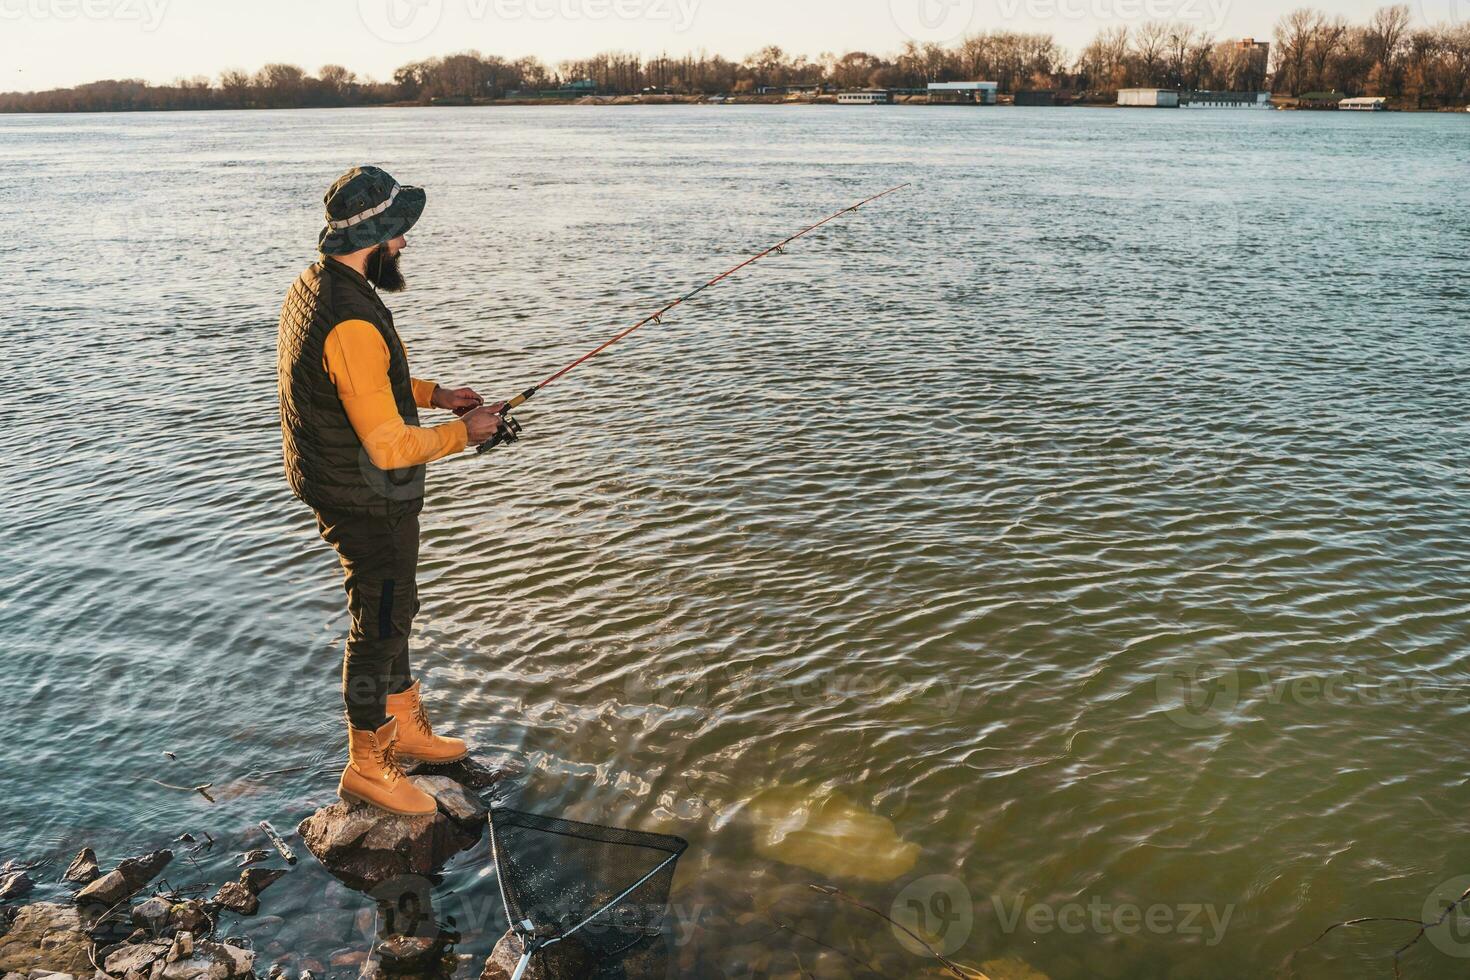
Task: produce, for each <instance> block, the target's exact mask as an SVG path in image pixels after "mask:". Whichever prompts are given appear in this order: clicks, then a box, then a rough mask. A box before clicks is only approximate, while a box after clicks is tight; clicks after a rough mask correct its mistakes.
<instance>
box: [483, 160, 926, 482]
mask: <svg viewBox="0 0 1470 980" xmlns="http://www.w3.org/2000/svg"><path fill="white" fill-rule="evenodd" d="M908 186H910V185H909V184H908V183H903V184H899V185H898V186H897V187H890V188H889V189H888V190H886V191H884V192H883V193H881V194H874V195H873V196H872V197H870V198H867V199H866V200H863V201H859V202H858V203H856V204H854V205H851V206H850V207H845V208H843V209H842V210H841V211H838V212H835V213H834V214H831V215H828V216H827V217H825V218H823V219H822V220H821V221H818V222H817V223H816V224H814V225H810V226H808V227H806V228H803V229H802V230H801V231H799V232H797V233H796V234H794V235H792V236H791V237H790V238H786V239H783V240H782V241H780V242H777V243H776V244H775V245H772V246H771V247H770V248H768V249H766V250H765V251H764V252H759V253H757V254H755V255H752V256H751V257H750V258H748V259H746V260H745V261H743V262H741V263H740V264H739V265H736V266H734V267H732V268H730V269H727V270H726V271H724V272H722V273H720V274H719V275H717V276H715V277H714V278H713V279H711V280H709V281H708V282H706V283H703V284H702V285H700V286H696V287H695V288H694V289H691V290H690V291H689V292H687V293H685V294H684V295H683V296H680V297H679V298H678V299H676V300H674V301H673V302H671V303H668V304H666V305H665V306H664V307H662V308H661V309H659V310H658V311H657V312H655V313H652V314H650V315H649V316H646V317H644V318H643V319H642V320H639V321H638V322H637V323H635V324H633V325H632V326H631V327H628V328H627V329H626V330H623V331H622V332H620V333H618V334H616V335H615V336H614V337H612V339H610V340H608V341H606V342H605V343H603V344H601V345H599V346H598V347H596V348H594V349H592V350H590V351H588V352H587V353H586V354H583V355H582V356H581V357H579V358H577V359H576V360H575V361H572V362H571V363H570V364H568V365H567V366H566V367H564V368H562V369H561V370H560V371H557V372H556V373H555V374H553V375H552V376H551V377H549V378H547V379H546V380H545V381H543V382H541V383H540V384H537V385H532V386H531V387H529V388H527V389H526V390H525V391H523V392H521V393H520V394H519V395H516V396H515V397H514V398H512V399H511V400H510V401H508V402H506V403H505V405H504V407H503V408H501V410H500V412H499V415H500V421H501V425H500V429H499V431H498V432H496V434H495V436H494V438H492V439H491V440H490V441H489V442H487V443H485V444H484V445H482V446H480V447H479V450H478V451H479V452H480V453H481V454H484V453H488V452H490V451H491V450H492V449H494V448H496V447H497V446H503V445H507V444H509V443H512V442H517V441H519V440H520V433H521V424H520V423H519V422H517V421H516V420H515V418H514V417H512V416H511V414H510V413H511V412H512V411H514V410H515V409H517V408H520V407H521V406H522V405H524V404H525V403H526V402H528V401H530V400H531V399H532V398H534V397H535V396H536V393H537V392H539V391H540V390H541V389H542V388H545V387H546V386H547V385H550V384H554V383H556V382H557V381H559V380H561V379H562V378H563V377H565V376H566V375H568V374H570V373H571V372H572V371H574V370H576V369H577V368H578V367H580V366H581V365H583V364H585V363H587V362H588V361H590V360H592V359H593V358H594V357H596V356H597V355H598V354H601V353H602V352H603V351H605V350H607V349H608V348H609V347H611V346H613V345H614V344H616V343H617V342H618V341H620V340H622V339H624V338H625V337H627V336H628V335H630V334H632V333H633V332H634V331H636V330H638V329H640V328H641V327H644V326H647V325H648V324H650V323H662V322H663V318H664V316H665V315H667V314H668V313H669V312H671V311H672V310H674V309H675V308H676V307H679V306H682V305H683V304H685V303H687V302H689V301H690V300H692V299H694V298H695V297H696V296H698V295H699V294H700V293H702V292H704V291H705V290H706V289H709V288H710V287H711V286H714V285H716V284H717V283H720V282H723V281H724V280H726V279H729V278H730V277H731V276H733V275H734V274H735V273H737V272H739V271H740V270H742V269H744V268H746V267H747V266H750V265H754V264H755V263H756V262H758V261H760V260H761V259H763V258H765V257H766V256H768V255H779V254H781V253H782V252H784V251H785V248H786V246H787V245H790V244H791V243H792V242H794V241H796V240H797V239H798V238H804V237H805V236H807V235H810V234H811V233H812V232H814V231H816V230H817V229H818V228H821V227H822V226H823V225H826V224H829V223H830V222H833V221H836V220H837V219H838V218H840V217H842V216H843V215H845V214H851V213H852V212H854V211H856V210H858V209H859V208H861V207H864V206H866V205H869V204H872V203H873V202H874V201H876V200H878V199H879V198H884V197H887V196H888V195H889V194H893V193H895V192H897V191H901V190H903V189H904V188H905V187H908Z"/></svg>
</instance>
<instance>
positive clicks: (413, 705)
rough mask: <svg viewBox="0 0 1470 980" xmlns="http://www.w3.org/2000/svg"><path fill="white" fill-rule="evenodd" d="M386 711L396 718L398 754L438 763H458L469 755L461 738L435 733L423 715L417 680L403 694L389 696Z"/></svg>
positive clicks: (433, 763)
mask: <svg viewBox="0 0 1470 980" xmlns="http://www.w3.org/2000/svg"><path fill="white" fill-rule="evenodd" d="M388 714H390V715H392V716H393V717H394V718H397V719H398V755H399V756H400V757H401V758H404V759H413V760H415V761H418V762H427V763H429V764H430V765H441V764H443V763H445V762H458V761H459V760H460V759H463V758H464V757H465V756H467V755H469V754H470V750H469V748H468V747H467V746H466V745H465V744H464V740H463V739H458V738H446V737H445V736H443V735H435V734H434V728H433V726H431V725H430V724H429V716H428V715H426V714H424V702H423V699H422V698H421V697H420V696H419V682H418V681H414V682H413V687H410V688H409V689H408V690H406V691H404V692H403V693H402V694H390V695H388Z"/></svg>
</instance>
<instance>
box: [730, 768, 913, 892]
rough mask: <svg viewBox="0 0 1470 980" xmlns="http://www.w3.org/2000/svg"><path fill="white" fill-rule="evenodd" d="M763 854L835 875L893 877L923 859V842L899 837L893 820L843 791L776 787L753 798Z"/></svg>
mask: <svg viewBox="0 0 1470 980" xmlns="http://www.w3.org/2000/svg"><path fill="white" fill-rule="evenodd" d="M746 814H747V816H748V818H749V819H750V821H751V822H752V823H753V824H754V829H755V849H756V853H757V854H759V855H760V856H761V857H764V858H769V859H770V860H773V861H780V862H781V863H782V864H790V865H794V866H796V867H798V868H806V869H807V870H808V871H815V872H818V873H819V874H824V875H827V876H829V877H833V878H856V879H861V880H863V881H892V880H894V879H895V878H899V877H901V876H902V875H904V874H907V873H908V871H909V870H910V869H912V868H913V866H914V864H915V862H917V861H918V859H919V845H917V844H911V843H909V842H907V841H905V840H903V839H902V838H900V837H899V836H898V830H897V828H895V827H894V826H893V822H892V821H891V820H888V819H886V818H884V817H880V816H879V815H878V814H876V813H872V812H870V811H868V810H864V809H863V808H862V807H859V806H858V805H857V804H855V803H853V802H852V801H851V800H849V799H847V797H845V796H843V795H841V794H840V793H833V792H826V793H812V792H811V791H809V790H804V789H801V788H799V787H794V786H777V787H775V788H773V789H769V790H766V791H765V792H763V793H761V794H759V795H758V796H756V797H755V799H753V800H751V801H750V803H749V804H748V805H747V808H746Z"/></svg>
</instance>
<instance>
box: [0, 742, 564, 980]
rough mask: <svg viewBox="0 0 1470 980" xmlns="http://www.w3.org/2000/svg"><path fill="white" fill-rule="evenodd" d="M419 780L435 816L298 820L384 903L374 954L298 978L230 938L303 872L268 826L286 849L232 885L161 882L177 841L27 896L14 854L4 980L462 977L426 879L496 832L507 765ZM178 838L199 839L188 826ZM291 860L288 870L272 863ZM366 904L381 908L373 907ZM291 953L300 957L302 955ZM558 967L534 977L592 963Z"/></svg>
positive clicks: (84, 864) (4, 870)
mask: <svg viewBox="0 0 1470 980" xmlns="http://www.w3.org/2000/svg"><path fill="white" fill-rule="evenodd" d="M410 775H411V778H412V779H413V780H414V782H415V783H417V784H418V785H419V786H420V787H421V788H423V789H424V790H425V791H426V792H428V793H430V794H432V795H433V796H434V799H435V800H436V801H437V802H438V804H439V809H438V811H437V812H436V813H434V814H432V815H430V816H422V817H403V816H396V815H393V814H388V813H384V812H382V811H380V810H375V809H373V808H371V807H368V806H365V805H362V804H348V803H345V802H342V801H337V802H334V803H332V804H330V805H328V806H324V807H322V808H320V809H319V810H317V811H316V812H315V813H313V814H312V815H310V816H308V817H307V818H306V819H305V820H303V821H302V822H301V824H300V825H299V826H298V827H297V834H298V835H299V837H300V839H301V842H302V843H303V844H304V845H305V847H306V849H307V850H308V851H309V852H310V853H311V854H312V855H313V856H314V857H315V858H316V859H317V860H318V861H320V862H321V864H322V866H323V867H324V868H325V869H326V870H327V871H328V872H329V873H330V874H331V875H332V876H333V877H335V878H336V879H337V880H338V881H340V882H341V883H342V884H343V885H345V886H346V887H348V888H350V889H353V890H355V891H358V892H362V893H365V894H367V895H368V896H370V897H371V898H373V899H374V900H375V901H376V902H377V905H378V909H379V913H378V921H379V924H380V925H381V924H383V923H384V922H385V921H386V925H387V928H386V929H384V928H380V929H379V930H378V934H377V937H376V940H375V941H374V942H373V943H372V944H371V948H370V949H368V950H367V952H366V953H360V954H359V953H344V954H341V955H340V956H334V957H333V959H332V962H331V964H330V965H327V964H322V963H320V962H318V961H314V960H306V961H303V962H301V963H300V964H298V965H300V966H301V967H303V968H302V969H300V970H299V972H296V973H294V974H293V973H292V972H291V971H290V970H289V969H287V968H285V967H283V966H282V965H281V964H280V963H279V962H277V963H274V964H272V963H269V962H268V959H270V958H272V957H275V956H276V955H277V954H282V953H288V952H290V951H287V950H284V949H276V948H275V947H277V946H279V945H280V944H278V943H272V944H271V948H268V949H267V950H265V951H258V950H256V949H254V948H251V946H252V944H251V943H250V941H249V940H246V939H242V938H240V937H232V936H230V935H227V934H222V933H224V932H227V930H222V928H221V926H222V923H225V922H227V921H229V920H230V919H231V918H232V917H236V918H239V919H248V918H251V917H254V916H256V915H257V914H258V913H259V912H260V911H261V908H262V905H263V904H265V905H269V903H270V896H269V895H268V894H267V892H268V890H269V889H270V888H271V887H272V886H273V885H275V884H276V883H277V882H279V881H281V879H283V878H286V877H287V876H288V875H289V874H290V873H291V869H290V865H293V864H294V863H295V861H296V857H295V854H294V852H293V851H292V850H291V848H290V846H289V845H288V844H287V843H286V842H285V841H284V840H282V839H281V838H280V836H279V835H278V834H276V833H275V832H274V828H270V827H269V825H268V824H266V825H263V826H265V828H266V833H267V835H268V837H269V839H270V841H271V843H272V844H273V846H274V848H275V850H274V851H271V850H264V849H261V850H254V851H249V852H247V853H245V854H243V855H242V856H241V858H240V861H239V866H240V870H239V873H238V877H236V878H235V879H234V880H229V881H223V882H209V883H204V884H196V885H193V886H190V887H189V888H184V889H175V888H173V887H171V886H168V885H167V879H166V878H164V879H162V880H160V876H162V875H163V874H164V872H165V870H166V869H168V868H169V867H170V866H176V865H174V859H175V854H174V851H173V850H170V849H160V850H156V851H153V852H151V853H149V854H144V855H140V856H136V857H129V858H126V859H124V860H121V861H119V862H118V863H117V864H116V865H115V866H113V867H111V868H110V869H107V870H104V867H103V865H101V864H100V863H99V861H98V858H97V855H96V853H94V852H93V850H92V849H91V848H90V847H86V848H83V849H82V850H81V852H80V853H78V854H77V856H76V857H75V859H73V861H72V862H71V864H70V865H69V866H68V867H67V869H66V870H65V872H64V873H63V874H62V875H61V879H60V881H61V883H63V884H64V885H65V886H66V887H69V888H72V889H75V893H74V895H73V896H72V898H71V901H70V902H65V901H37V902H32V903H30V904H19V903H20V902H21V901H22V900H24V899H25V897H26V896H28V895H29V894H30V893H31V892H32V891H33V890H34V889H35V887H36V885H37V882H36V881H35V880H34V879H33V878H32V876H31V872H32V871H33V870H35V867H36V866H34V865H19V864H17V863H15V862H11V863H9V864H6V865H5V866H3V867H0V980H66V978H68V977H70V978H83V977H90V978H95V980H246V978H254V977H257V976H260V977H267V978H270V980H288V978H294V980H317V977H319V976H320V975H321V974H323V973H325V972H326V971H328V970H331V972H332V973H334V974H337V975H340V974H341V971H342V970H343V969H344V968H352V967H356V968H357V970H358V976H359V977H362V978H364V980H367V978H374V980H376V978H383V977H405V978H414V977H422V978H431V977H447V976H450V975H453V974H454V973H455V972H456V971H457V970H460V969H461V968H462V967H463V966H464V964H463V962H462V958H460V957H456V956H455V955H454V954H453V946H454V943H455V942H457V941H458V939H459V937H458V935H457V934H455V933H454V932H453V931H452V930H445V929H443V928H441V927H440V926H439V925H438V924H437V923H435V922H433V921H432V918H433V917H432V908H431V907H430V905H429V903H428V896H427V883H428V882H429V880H430V879H431V877H432V876H434V875H435V874H437V873H438V872H439V871H440V870H441V869H442V868H443V866H444V864H445V863H446V862H447V861H449V859H451V858H453V857H454V856H455V855H457V854H459V853H461V852H463V851H465V850H468V849H469V848H472V847H474V846H475V845H476V844H477V843H478V842H479V841H480V839H481V838H482V836H483V835H484V834H485V833H486V829H487V824H488V816H489V809H488V807H487V805H486V803H485V801H484V800H483V799H482V798H481V794H482V793H483V792H484V791H485V790H488V789H490V788H491V787H493V786H494V785H495V784H496V783H497V782H499V781H500V779H502V778H503V777H504V776H505V775H506V772H505V771H504V770H500V769H491V768H488V767H486V766H485V765H483V764H481V763H479V762H476V761H474V760H466V761H464V762H459V763H455V764H453V765H450V766H439V767H427V766H419V767H417V768H415V769H414V770H412V771H411V773H410ZM176 843H186V844H193V843H195V841H194V839H193V837H192V836H191V835H188V834H186V835H184V836H183V837H182V838H180V840H179V841H178V842H176ZM210 843H213V842H212V841H211V842H210ZM186 856H187V855H186ZM282 863H284V864H285V865H286V866H285V867H281V866H271V865H272V864H275V865H279V864H282ZM211 892H212V894H210V893H211ZM206 895H209V897H205V896H206ZM365 911H366V912H368V913H369V915H371V911H372V910H371V909H367V910H365ZM385 912H386V920H385V914H384V913H385ZM370 921H371V920H370ZM518 953H519V943H518V942H516V941H515V940H514V939H513V938H512V937H510V936H507V937H506V938H505V939H504V940H502V942H501V943H500V945H499V946H497V947H496V951H495V954H494V955H492V956H491V957H490V959H489V960H488V961H487V962H486V964H485V967H484V970H483V972H482V975H483V976H484V977H485V978H487V980H498V978H502V977H508V976H509V971H508V970H507V968H506V966H505V964H506V963H507V962H509V963H510V966H511V968H513V967H514V964H515V959H516V956H517V955H518ZM279 958H282V959H290V960H291V962H293V963H295V960H294V958H292V957H279ZM559 962H560V961H559V959H558V958H555V957H550V958H547V960H546V961H545V962H544V963H542V964H539V966H538V968H537V969H535V970H533V971H532V972H531V973H528V977H529V976H532V975H535V976H539V977H545V978H550V977H556V976H568V977H570V976H581V975H585V970H581V972H576V973H572V972H567V970H566V969H565V966H566V964H564V963H563V964H562V965H561V967H559V966H558V963H559ZM581 966H585V964H584V965H581ZM313 967H315V969H313Z"/></svg>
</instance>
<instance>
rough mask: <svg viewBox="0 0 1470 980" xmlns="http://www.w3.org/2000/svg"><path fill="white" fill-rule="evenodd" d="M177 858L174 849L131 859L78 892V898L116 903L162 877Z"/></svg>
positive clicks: (85, 901)
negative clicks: (161, 874) (159, 876)
mask: <svg viewBox="0 0 1470 980" xmlns="http://www.w3.org/2000/svg"><path fill="white" fill-rule="evenodd" d="M173 857H174V852H173V851H169V850H163V851H154V852H153V853H152V854H148V855H144V856H143V857H140V858H129V859H128V860H126V861H123V862H122V863H121V864H119V865H118V866H117V868H116V869H114V870H112V871H109V872H108V873H107V874H105V875H103V876H102V877H101V878H98V879H97V880H96V881H94V882H92V883H91V884H89V885H87V887H85V888H83V889H82V890H81V891H79V892H77V898H76V900H77V902H78V904H81V905H108V906H110V905H116V904H117V903H118V902H121V901H123V900H125V899H128V898H131V897H132V896H133V895H135V894H136V893H137V892H139V891H140V890H142V888H143V886H144V885H146V884H148V883H149V882H150V881H152V880H153V879H154V878H156V877H158V874H159V872H161V871H162V870H163V869H164V867H165V866H167V864H168V863H169V862H170V861H172V860H173Z"/></svg>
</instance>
